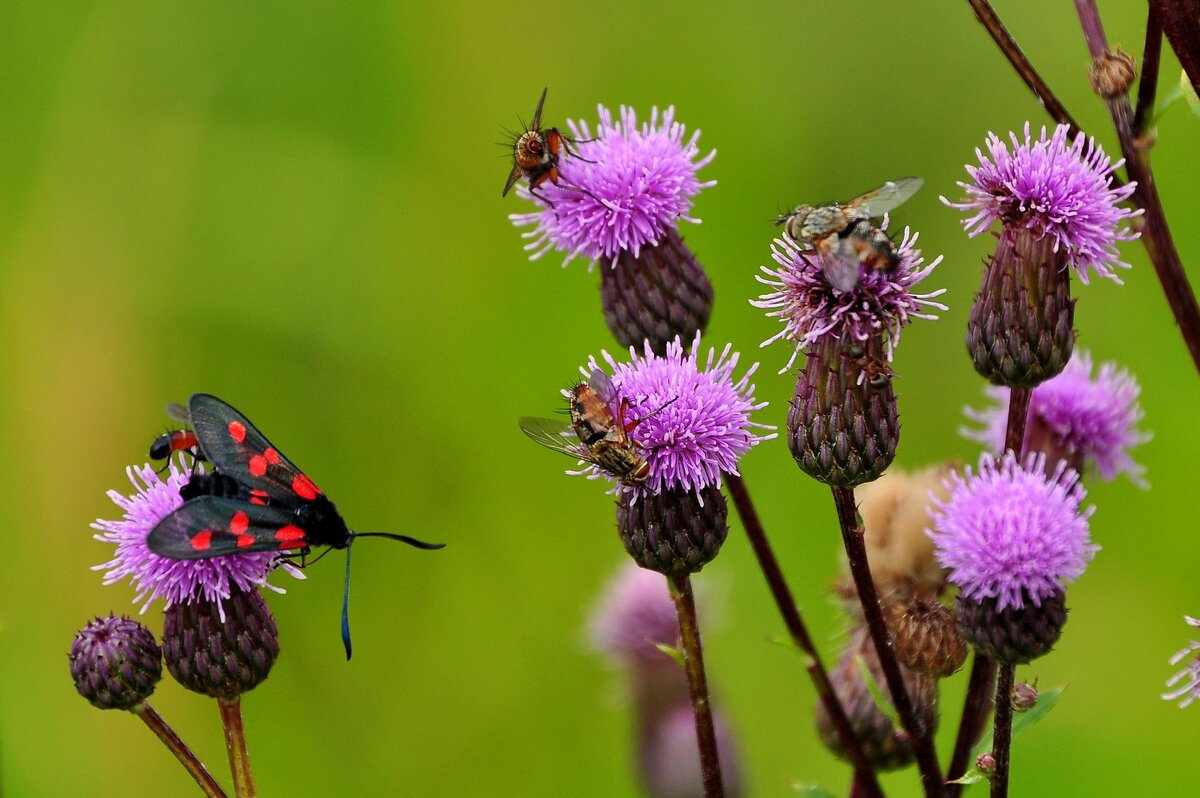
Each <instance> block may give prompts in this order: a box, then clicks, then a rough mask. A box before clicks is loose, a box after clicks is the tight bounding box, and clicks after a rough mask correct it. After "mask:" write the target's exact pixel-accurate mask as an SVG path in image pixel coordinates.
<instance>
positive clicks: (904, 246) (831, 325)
mask: <svg viewBox="0 0 1200 798" xmlns="http://www.w3.org/2000/svg"><path fill="white" fill-rule="evenodd" d="M885 226H886V223H885ZM917 238H918V234H917V233H912V232H910V231H909V229H908V228H905V230H904V238H903V239H902V240H901V242H900V246H899V247H897V249H896V255H897V256H898V257H899V259H900V262H899V264H898V265H897V266H896V268H894V269H890V270H877V269H863V271H862V274H861V277H860V279H859V281H858V285H856V286H855V287H854V288H852V289H851V290H849V291H837V290H835V289H834V288H833V287H832V286H831V285H830V284H829V281H828V280H827V279H826V277H825V275H824V273H823V272H822V269H821V266H820V260H819V258H818V257H817V256H816V254H815V253H814V252H813V251H812V250H809V249H806V248H804V247H803V246H802V245H800V244H798V243H796V242H795V241H792V240H791V239H789V238H777V239H775V241H774V243H773V244H772V245H771V257H773V258H774V259H775V262H776V263H778V264H779V267H778V268H775V269H769V268H767V267H766V266H763V267H761V268H762V271H763V273H764V274H765V275H766V277H763V276H762V275H756V279H757V280H758V281H759V282H760V283H762V284H763V285H767V286H770V287H771V288H773V289H775V290H773V291H771V292H770V293H768V294H763V295H761V296H760V297H759V298H758V299H757V300H753V299H752V300H750V304H751V305H753V306H754V307H756V308H762V309H763V310H766V311H767V316H769V317H772V318H777V319H779V320H780V321H781V322H783V329H782V330H780V331H779V332H778V333H776V334H775V335H773V336H771V337H770V338H768V339H767V340H765V341H763V342H762V344H761V345H762V346H766V345H767V344H769V343H772V342H774V341H777V340H779V339H780V338H784V339H786V340H788V341H792V342H793V343H794V344H795V351H794V352H793V353H792V356H791V359H789V360H788V362H787V365H786V366H784V367H783V368H782V369H781V370H780V372H779V373H780V374H782V373H783V372H785V371H787V370H788V369H790V368H791V367H792V363H793V362H795V359H796V355H797V354H799V353H800V352H801V351H804V350H806V349H808V348H809V347H810V346H811V345H813V344H814V343H816V342H817V341H819V340H821V339H823V338H826V337H832V338H835V339H838V338H843V337H847V338H848V339H853V340H854V341H858V342H865V341H866V340H867V339H868V338H872V337H876V336H882V337H883V339H884V352H885V353H886V356H887V359H888V360H891V358H892V350H893V349H895V347H896V345H897V344H899V343H900V330H901V329H903V328H904V327H906V326H908V325H909V324H911V323H912V320H913V319H914V318H916V319H936V318H937V316H936V315H934V314H933V313H932V312H931V311H932V310H946V306H945V305H943V304H941V303H940V302H935V301H934V298H935V297H938V296H941V295H942V294H944V293H945V292H946V289H944V288H939V289H938V290H936V291H932V292H930V293H926V294H921V293H916V292H915V291H914V289H915V288H916V286H917V284H918V283H920V282H921V281H922V280H924V279H925V278H926V277H928V276H929V273H930V272H932V271H933V270H934V268H936V267H937V265H938V264H939V263H941V261H942V256H941V255H939V256H938V257H936V258H934V260H933V262H931V263H930V264H929V265H927V266H925V265H923V264H924V262H925V259H924V258H923V257H921V250H919V249H917V248H916V246H915V245H916V243H917Z"/></svg>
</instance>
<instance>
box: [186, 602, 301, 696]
mask: <svg viewBox="0 0 1200 798" xmlns="http://www.w3.org/2000/svg"><path fill="white" fill-rule="evenodd" d="M163 648H164V653H165V659H166V662H167V670H168V671H170V672H171V675H172V676H173V677H175V680H176V681H177V682H179V683H180V684H181V685H183V686H184V687H186V688H187V689H189V690H191V691H193V692H196V693H203V694H204V695H208V696H212V697H213V698H223V699H232V698H236V697H237V696H239V695H241V694H242V693H245V692H248V691H250V690H252V689H254V688H255V687H257V686H258V685H259V684H260V683H261V682H262V681H263V680H264V679H266V678H267V676H268V675H269V674H270V672H271V666H272V665H274V664H275V659H276V657H278V656H279V628H278V627H277V626H276V625H275V618H274V616H272V615H271V611H270V610H269V609H268V608H267V603H266V601H264V600H263V597H262V595H261V594H259V592H258V591H257V590H249V591H241V590H235V591H234V592H233V594H232V595H230V596H229V598H227V599H222V600H220V602H219V603H217V602H211V601H205V600H200V601H195V602H192V603H184V604H173V605H171V606H170V607H168V608H167V611H166V614H165V617H164V620H163Z"/></svg>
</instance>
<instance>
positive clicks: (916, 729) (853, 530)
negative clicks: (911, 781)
mask: <svg viewBox="0 0 1200 798" xmlns="http://www.w3.org/2000/svg"><path fill="white" fill-rule="evenodd" d="M830 488H831V490H832V491H833V503H834V505H835V506H836V507H837V515H838V523H839V525H840V526H841V528H842V543H843V544H844V545H845V547H846V560H847V561H848V563H849V565H850V575H851V576H852V577H853V578H854V587H855V589H856V590H857V591H858V600H859V601H860V602H861V603H862V608H863V617H864V618H865V619H866V622H867V630H868V631H869V632H870V633H871V640H872V642H874V644H875V652H876V654H878V655H879V664H880V666H881V667H882V669H883V676H884V680H885V681H886V682H887V687H888V692H889V693H890V694H891V698H892V704H893V705H894V706H895V707H896V714H898V715H899V716H900V723H901V724H902V725H903V726H904V730H905V731H906V732H908V738H909V739H908V743H909V745H911V746H912V749H913V754H914V755H915V756H916V759H917V768H918V769H919V770H920V771H921V783H922V786H923V787H924V788H925V795H926V796H928V797H929V798H934V796H940V795H942V790H943V786H944V781H943V779H942V771H941V767H940V766H939V765H938V761H937V753H936V752H935V751H934V750H933V741H932V740H931V739H930V734H929V732H930V730H929V729H925V728H922V726H921V723H920V721H919V720H918V718H917V713H916V709H915V708H914V707H913V703H912V698H911V697H910V696H909V694H908V690H907V689H906V688H905V686H904V677H903V676H902V675H901V673H900V664H899V663H898V662H896V655H895V654H894V653H893V652H892V645H891V642H890V640H889V638H888V631H887V626H886V625H885V624H884V621H883V609H882V608H881V607H880V606H879V594H878V593H877V592H876V590H875V580H874V579H872V577H871V567H870V565H869V564H868V562H867V547H866V544H865V543H864V542H863V529H862V525H861V524H860V523H859V520H858V508H857V507H856V505H855V503H854V490H853V489H852V488H846V487H839V486H833V485H831V486H830Z"/></svg>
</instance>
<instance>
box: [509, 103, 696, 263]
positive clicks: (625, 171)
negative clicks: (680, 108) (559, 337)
mask: <svg viewBox="0 0 1200 798" xmlns="http://www.w3.org/2000/svg"><path fill="white" fill-rule="evenodd" d="M599 115H600V124H599V125H598V126H597V128H596V131H595V133H594V134H593V132H592V129H591V127H590V126H589V125H588V123H587V122H585V121H582V120H580V121H578V122H569V123H568V127H569V128H570V130H571V135H572V136H573V137H574V138H575V139H576V140H577V144H575V145H572V150H574V151H576V153H577V155H570V154H564V155H563V156H562V158H561V160H560V161H559V164H558V168H559V174H560V177H561V179H560V184H559V185H554V184H551V183H546V184H543V185H542V186H539V187H538V193H539V194H542V195H544V196H545V198H546V199H547V200H549V201H550V202H552V203H553V207H549V206H547V205H546V203H545V202H543V201H542V200H540V199H536V198H534V197H531V195H530V194H529V192H528V191H526V190H525V189H523V188H522V189H518V192H519V193H521V194H522V196H524V197H525V198H527V199H535V201H537V203H538V204H539V205H541V206H542V207H540V208H539V209H538V210H537V211H534V212H532V213H514V214H511V215H510V216H509V218H510V219H511V220H512V221H513V224H515V225H517V226H518V227H524V226H533V228H534V229H533V230H530V231H528V232H525V233H523V234H522V236H523V237H524V238H527V239H529V243H527V244H526V245H525V249H526V250H527V251H529V252H531V253H533V254H532V255H530V259H531V260H533V259H536V258H540V257H541V256H543V255H545V254H546V253H547V252H550V251H552V250H554V251H558V252H565V253H566V259H565V260H564V265H565V264H566V263H568V262H570V261H571V260H572V259H574V258H577V257H581V258H587V259H588V260H589V261H590V262H591V263H592V264H595V263H596V262H597V261H599V260H601V259H603V260H604V261H606V262H614V261H615V260H616V257H617V255H618V254H619V253H620V252H622V251H630V252H632V253H633V255H634V256H635V257H636V256H637V254H638V252H639V250H640V249H641V248H642V247H645V246H648V245H653V244H657V243H658V241H659V239H660V238H661V237H662V235H663V233H664V232H666V231H667V230H668V229H670V228H672V227H673V225H674V223H675V220H676V219H683V220H684V221H688V222H698V221H699V220H697V219H693V218H691V217H690V216H689V215H688V214H689V212H690V211H691V208H692V198H693V197H695V196H696V194H698V193H699V192H700V189H702V188H707V187H708V186H712V185H716V181H715V180H710V181H707V182H700V180H699V179H698V178H697V176H696V173H697V171H699V169H700V168H701V167H703V166H707V165H708V163H709V162H710V161H712V159H713V157H714V156H715V155H716V150H713V151H711V152H709V153H708V154H707V155H704V156H701V155H700V148H699V147H698V146H697V144H696V142H697V140H698V139H699V137H700V132H699V131H694V132H693V133H692V134H691V136H687V135H686V129H685V128H684V126H683V125H682V124H681V123H679V122H676V121H675V108H674V106H672V107H669V108H667V110H666V111H664V112H663V113H662V115H661V117H660V115H659V111H658V109H657V108H654V109H653V110H651V112H650V121H649V122H643V123H641V125H639V124H638V121H637V115H636V113H635V112H634V111H633V109H632V108H626V107H625V106H621V110H620V117H621V118H620V120H619V121H614V119H613V115H612V112H611V111H610V110H608V109H607V108H605V107H604V106H603V105H601V106H599Z"/></svg>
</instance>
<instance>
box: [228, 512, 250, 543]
mask: <svg viewBox="0 0 1200 798" xmlns="http://www.w3.org/2000/svg"><path fill="white" fill-rule="evenodd" d="M248 526H250V519H249V518H248V517H247V516H246V514H245V513H243V512H242V511H241V510H238V511H237V512H236V513H234V514H233V518H231V519H229V531H230V532H232V533H233V534H235V535H237V536H238V537H242V536H243V535H244V534H245V532H246V527H248ZM238 545H239V546H241V545H243V544H242V541H240V540H239V541H238Z"/></svg>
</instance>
